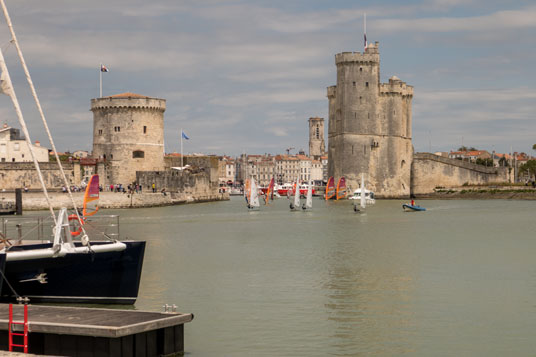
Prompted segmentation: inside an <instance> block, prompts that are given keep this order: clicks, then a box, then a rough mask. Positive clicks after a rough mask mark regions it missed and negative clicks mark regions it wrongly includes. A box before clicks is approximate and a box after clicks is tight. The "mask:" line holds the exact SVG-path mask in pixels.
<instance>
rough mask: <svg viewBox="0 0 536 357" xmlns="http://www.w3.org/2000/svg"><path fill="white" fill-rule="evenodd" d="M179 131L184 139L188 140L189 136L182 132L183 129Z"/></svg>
mask: <svg viewBox="0 0 536 357" xmlns="http://www.w3.org/2000/svg"><path fill="white" fill-rule="evenodd" d="M181 133H182V137H183V138H184V139H186V140H190V138H189V137H188V135H186V134H185V133H184V131H181Z"/></svg>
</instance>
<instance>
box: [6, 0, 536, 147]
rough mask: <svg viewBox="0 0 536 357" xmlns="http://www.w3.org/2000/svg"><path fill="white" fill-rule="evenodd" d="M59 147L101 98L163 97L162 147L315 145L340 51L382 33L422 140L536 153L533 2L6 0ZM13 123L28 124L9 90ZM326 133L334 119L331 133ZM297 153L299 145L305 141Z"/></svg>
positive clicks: (82, 139)
mask: <svg viewBox="0 0 536 357" xmlns="http://www.w3.org/2000/svg"><path fill="white" fill-rule="evenodd" d="M6 2H7V6H8V9H9V11H10V15H11V18H12V21H13V24H14V27H15V31H16V33H17V37H18V39H19V42H20V44H21V47H22V50H23V52H24V55H25V58H26V62H27V63H28V66H29V68H30V72H31V74H32V77H33V81H34V83H35V85H36V87H37V90H38V93H39V95H40V99H41V101H42V105H43V107H44V110H45V114H46V116H47V119H48V121H49V125H50V127H51V130H52V133H53V136H54V138H55V142H56V146H57V148H58V150H60V151H66V150H71V151H74V150H77V149H84V150H91V145H92V131H93V126H92V113H91V112H90V111H89V108H90V100H91V98H95V97H98V93H99V89H98V87H99V71H98V68H99V64H100V63H101V62H102V63H104V64H105V65H106V66H107V67H108V68H109V69H110V72H109V73H105V74H104V75H103V81H104V85H103V95H104V96H107V95H112V94H117V93H122V92H134V93H139V94H143V95H147V96H151V97H158V98H164V99H166V100H167V110H166V113H165V140H166V141H165V143H166V152H173V151H179V150H180V143H179V132H180V128H183V129H184V131H185V132H186V133H187V134H188V135H189V136H190V138H191V140H189V141H188V142H187V143H185V152H190V153H192V152H199V153H207V154H211V153H216V154H227V155H239V154H240V153H242V152H247V153H257V154H263V153H272V154H276V153H283V152H285V149H286V148H289V147H294V148H296V149H304V150H305V151H307V149H308V142H307V140H308V127H307V120H308V118H309V117H312V116H320V117H324V118H326V132H327V112H328V102H327V98H326V87H328V86H330V85H334V84H336V68H335V64H334V55H335V54H336V53H339V52H344V51H362V47H363V13H365V12H366V14H367V38H368V40H369V42H370V41H379V42H380V53H381V81H382V82H386V81H387V80H388V78H389V77H391V76H392V75H396V76H398V77H400V78H401V79H402V80H404V81H406V82H407V83H408V84H410V85H413V86H414V87H415V94H414V98H413V144H414V147H415V150H416V151H429V150H432V151H438V150H444V151H446V150H451V149H456V148H458V147H459V146H460V145H462V143H463V144H465V145H470V146H475V147H478V148H483V149H488V150H496V151H498V152H509V151H510V148H513V150H515V151H525V152H529V153H532V145H533V144H535V143H536V136H535V135H534V134H535V133H536V120H535V116H536V81H535V80H536V65H535V64H536V40H535V39H536V4H535V3H534V1H523V0H518V1H499V0H430V1H417V0H414V1H394V0H392V1H346V0H330V1H327V0H322V1H320V0H296V1H292V0H290V1H289V0H284V1H282V0H271V1H255V0H169V1H166V0H154V1H139V0H107V1H102V0H91V1H89V0H85V1H84V0H74V1H64V0H62V1H60V0H48V1H46V2H44V1H39V0H17V1H14V0H6ZM9 40H10V36H9V32H8V29H7V26H6V25H5V21H1V23H0V47H1V48H2V50H3V51H4V52H5V56H6V62H7V64H8V67H9V68H10V71H11V75H12V77H13V82H14V86H15V89H16V90H17V94H18V96H19V97H20V98H19V99H21V102H23V112H24V113H25V117H26V120H27V121H28V122H30V133H31V138H32V140H41V142H42V143H43V144H44V145H47V144H48V140H47V139H46V136H45V135H44V134H43V130H42V129H41V126H40V124H39V123H40V122H39V117H38V115H37V113H36V111H35V110H34V108H33V106H32V103H31V102H30V100H29V97H28V96H29V90H28V89H27V88H26V85H25V82H24V78H23V76H22V70H21V68H20V65H19V63H18V59H17V57H16V52H15V48H14V46H13V45H10V44H9ZM0 115H1V119H2V121H4V122H7V123H8V124H9V125H12V126H16V127H19V125H18V124H17V122H16V119H15V114H14V112H13V110H12V108H11V104H10V102H9V101H8V99H7V97H5V96H2V98H0ZM326 135H327V134H326ZM293 152H295V150H294V151H293Z"/></svg>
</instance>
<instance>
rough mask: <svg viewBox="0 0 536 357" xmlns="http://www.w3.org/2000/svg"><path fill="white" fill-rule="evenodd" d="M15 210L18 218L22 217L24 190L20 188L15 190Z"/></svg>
mask: <svg viewBox="0 0 536 357" xmlns="http://www.w3.org/2000/svg"><path fill="white" fill-rule="evenodd" d="M15 210H16V212H15V213H16V214H17V215H18V216H20V215H22V190H21V189H20V188H16V189H15Z"/></svg>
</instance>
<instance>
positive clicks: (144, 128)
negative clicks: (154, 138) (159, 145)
mask: <svg viewBox="0 0 536 357" xmlns="http://www.w3.org/2000/svg"><path fill="white" fill-rule="evenodd" d="M143 133H144V134H147V127H146V126H145V125H144V126H143Z"/></svg>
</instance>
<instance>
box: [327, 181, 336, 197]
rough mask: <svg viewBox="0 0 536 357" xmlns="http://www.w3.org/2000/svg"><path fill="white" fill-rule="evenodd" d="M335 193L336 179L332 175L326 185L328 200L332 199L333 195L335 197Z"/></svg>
mask: <svg viewBox="0 0 536 357" xmlns="http://www.w3.org/2000/svg"><path fill="white" fill-rule="evenodd" d="M335 194H336V192H335V179H334V178H333V176H331V177H330V178H329V179H328V184H327V185H326V196H325V198H326V200H330V199H332V198H333V197H335Z"/></svg>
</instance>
